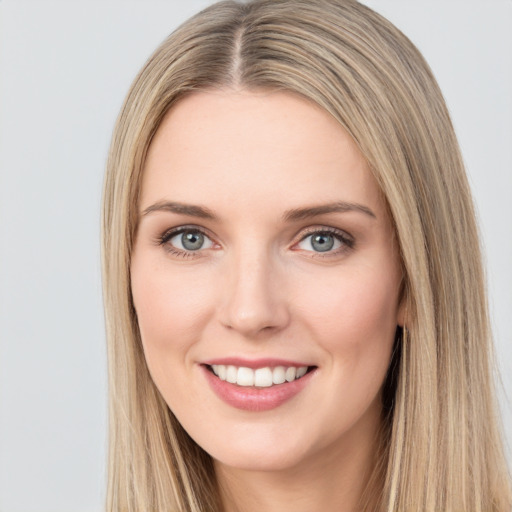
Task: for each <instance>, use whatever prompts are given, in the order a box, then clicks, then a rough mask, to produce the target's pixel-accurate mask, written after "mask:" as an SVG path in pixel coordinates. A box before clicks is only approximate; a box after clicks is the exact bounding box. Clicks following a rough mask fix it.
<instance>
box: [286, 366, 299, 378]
mask: <svg viewBox="0 0 512 512" xmlns="http://www.w3.org/2000/svg"><path fill="white" fill-rule="evenodd" d="M296 374H297V368H295V367H294V366H291V367H290V368H286V373H285V377H286V380H287V381H288V382H291V381H292V380H295V376H296Z"/></svg>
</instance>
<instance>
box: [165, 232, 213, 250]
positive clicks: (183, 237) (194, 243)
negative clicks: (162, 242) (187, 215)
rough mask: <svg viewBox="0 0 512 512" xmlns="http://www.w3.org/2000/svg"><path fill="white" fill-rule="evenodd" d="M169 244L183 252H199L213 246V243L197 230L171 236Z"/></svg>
mask: <svg viewBox="0 0 512 512" xmlns="http://www.w3.org/2000/svg"><path fill="white" fill-rule="evenodd" d="M167 243H169V244H170V245H171V246H173V247H174V248H175V249H179V250H181V251H199V250H201V249H209V248H211V247H212V246H213V242H212V241H211V240H210V239H209V238H208V237H207V236H206V235H205V234H204V233H201V231H199V230H197V229H185V230H183V231H180V232H178V233H176V234H174V235H173V236H171V237H170V238H169V239H168V242H167Z"/></svg>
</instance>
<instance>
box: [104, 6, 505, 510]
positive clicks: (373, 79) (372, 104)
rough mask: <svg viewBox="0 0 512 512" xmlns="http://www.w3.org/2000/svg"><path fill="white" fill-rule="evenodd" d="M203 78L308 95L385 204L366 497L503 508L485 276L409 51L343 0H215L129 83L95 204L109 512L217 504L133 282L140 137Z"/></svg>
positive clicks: (444, 128)
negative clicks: (393, 269) (145, 343)
mask: <svg viewBox="0 0 512 512" xmlns="http://www.w3.org/2000/svg"><path fill="white" fill-rule="evenodd" d="M212 88H216V89H235V90H240V89H243V90H249V91H250V90H260V89H267V90H279V91H289V92H290V93H294V94H298V95H300V96H301V97H303V98H306V99H307V100H309V101H312V102H314V103H315V104H317V105H319V106H320V107H322V108H323V109H324V110H325V111H326V112H328V113H329V114H330V115H331V116H333V117H334V118H335V119H336V120H337V121H338V122H339V123H340V125H341V126H343V128H344V129H345V130H346V131H347V132H348V133H349V134H350V136H351V137H352V138H353V140H354V141H355V142H356V144H357V145H358V147H359V149H360V150H361V152H362V154H363V155H364V157H365V158H366V160H367V162H368V164H369V166H370V169H371V171H372V173H373V175H374V177H375V179H376V181H377V183H378V185H379V187H380V189H381V191H382V193H383V196H384V197H385V199H386V201H387V205H388V208H389V212H390V215H391V218H392V221H393V223H394V227H395V231H396V238H397V240H398V243H399V247H400V257H401V264H402V268H403V276H404V277H403V294H402V300H403V301H404V304H405V310H406V312H407V314H406V328H404V333H403V335H402V336H400V337H399V338H397V345H399V347H398V349H399V350H397V351H396V354H398V356H397V355H396V354H395V357H394V359H393V361H392V363H391V366H390V371H389V373H388V380H387V384H388V385H387V386H385V390H387V391H386V394H387V397H386V402H387V403H388V407H384V415H383V430H382V440H381V441H382V445H383V446H384V449H383V450H382V460H381V464H380V473H379V475H380V477H379V478H373V479H372V482H373V484H374V487H375V489H374V490H373V492H376V493H377V502H378V505H377V508H376V510H379V511H387V512H391V511H404V510H414V511H417V512H421V511H424V512H426V511H433V510H439V511H441V510H442V511H445V512H449V511H452V512H460V511H462V510H468V511H469V510H471V511H473V512H508V511H509V510H510V507H511V505H512V497H511V490H510V476H509V473H508V469H507V464H506V461H505V457H504V449H503V443H502V438H501V431H500V421H499V416H498V413H497V410H498V408H497V404H496V398H495V392H494V389H493V386H494V380H493V371H494V361H493V355H492V343H491V333H490V327H489V319H488V312H487V299H486V290H485V285H484V281H485V279H484V274H483V266H482V262H481V253H480V247H479V238H478V230H477V226H476V221H475V212H474V208H473V203H472V198H471V194H470V190H469V186H468V183H467V178H466V175H465V172H464V166H463V163H462V158H461V154H460V150H459V147H458V143H457V140H456V137H455V134H454V130H453V127H452V124H451V120H450V117H449V114H448V111H447V108H446V105H445V103H444V100H443V97H442V94H441V92H440V90H439V87H438V85H437V83H436V81H435V79H434V77H433V75H432V73H431V71H430V69H429V67H428V65H427V64H426V62H425V60H424V59H423V57H422V56H421V54H420V53H419V51H418V50H417V49H416V48H415V47H414V45H413V44H412V43H411V42H410V41H409V40H408V39H407V38H406V37H405V36H404V35H403V34H402V33H401V32H400V31H399V30H398V29H397V28H395V27H394V26H393V25H392V24H391V23H390V22H388V21H387V20H386V19H384V18H383V17H381V16H380V15H378V14H377V13H375V12H374V11H372V10H371V9H369V8H368V7H365V6H364V5H361V4H359V3H358V2H356V1H355V0H316V1H315V2H311V1H308V0H256V1H251V2H248V3H237V2H235V1H223V2H219V3H217V4H214V5H212V6H210V7H209V8H207V9H205V10H203V11H202V12H200V13H199V14H197V15H195V16H194V17H192V18H191V19H190V20H188V21H187V22H186V23H184V24H183V25H182V26H181V27H179V28H178V29H177V30H176V31H175V32H173V33H172V34H171V35H170V36H169V37H168V38H167V39H166V40H165V41H164V42H163V43H162V45H161V46H160V47H159V48H158V49H157V50H156V51H155V53H154V54H153V55H152V56H151V57H150V59H149V60H148V62H147V63H146V64H145V66H144V67H143V69H142V70H141V72H140V73H139V75H138V76H137V77H136V79H135V81H134V83H133V85H132V87H131V89H130V91H129V93H128V96H127V98H126V100H125V103H124V106H123V107H122V110H121V113H120V115H119V118H118V120H117V123H116V126H115V130H114V134H113V140H112V145H111V149H110V154H109V158H108V164H107V173H106V178H105V188H104V203H103V214H102V255H103V276H104V300H105V309H106V329H107V339H108V360H109V389H110V401H109V414H110V431H109V437H110V440H109V468H108V491H107V495H108V496H107V509H108V511H109V512H119V511H128V512H135V511H137V512H144V511H147V512H149V511H152V512H154V511H161V510H179V511H187V512H198V511H206V510H208V511H212V510H213V511H219V510H222V506H221V504H220V498H219V491H218V489H217V484H216V480H215V474H214V471H213V464H212V461H211V458H210V456H209V455H208V454H206V453H205V452H204V451H203V450H202V449H201V448H200V447H199V446H198V445H197V444H196V443H195V442H194V441H193V440H192V439H191V438H190V437H189V436H188V435H187V433H186V432H185V431H184V430H183V428H182V427H181V425H180V424H179V422H178V421H177V420H176V418H175V417H174V415H173V414H172V412H171V411H170V410H169V408H168V406H167V405H166V403H165V402H164V400H163V398H162V397H161V395H160V393H159V391H158V390H157V389H156V387H155V385H154V384H153V381H152V379H151V377H150V374H149V372H148V368H147V366H146V362H145V359H144V354H143V350H142V344H141V339H140V333H139V328H138V324H137V317H136V313H135V310H134V307H133V303H132V297H131V289H130V256H131V251H132V246H133V242H134V239H135V236H136V230H137V222H138V199H139V194H140V189H141V176H142V172H143V168H144V163H145V158H146V154H147V151H148V147H149V145H150V143H151V140H152V138H153V136H154V134H155V132H156V130H157V129H158V127H159V125H160V122H161V121H162V119H163V117H164V115H165V114H166V113H167V112H168V110H169V109H170V108H172V106H173V105H174V104H175V103H176V102H177V101H179V100H180V99H182V98H183V97H184V96H186V95H188V94H191V93H193V92H194V91H200V90H205V89H212ZM468 248H469V250H468ZM389 383H391V384H389ZM379 475H378V476H379ZM374 476H375V475H374Z"/></svg>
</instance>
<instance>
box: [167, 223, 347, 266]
mask: <svg viewBox="0 0 512 512" xmlns="http://www.w3.org/2000/svg"><path fill="white" fill-rule="evenodd" d="M187 231H191V232H195V233H200V234H201V235H203V236H205V237H206V238H208V239H210V240H211V239H212V237H211V236H210V235H209V234H208V233H207V232H206V231H205V230H204V229H202V228H200V227H198V226H180V227H179V228H172V229H169V230H167V231H165V232H164V233H163V234H162V235H161V236H159V237H158V239H157V243H158V245H160V246H162V247H164V248H165V250H166V251H167V252H168V253H169V254H172V255H173V256H175V257H179V258H183V259H191V258H197V257H199V256H200V252H201V250H200V249H199V250H197V251H190V250H189V251H187V250H185V251H184V250H181V249H178V248H176V247H174V246H172V245H171V244H170V243H169V241H170V240H171V239H172V238H174V237H175V236H178V235H180V234H182V233H185V232H187ZM313 235H330V236H333V237H334V238H336V239H337V240H338V241H339V242H340V243H341V247H339V248H338V249H336V250H334V251H331V250H329V251H326V252H325V253H322V252H319V251H307V252H311V253H312V255H311V257H314V258H329V257H334V256H339V255H341V254H343V253H346V252H348V251H350V250H352V249H354V246H355V240H354V239H353V237H352V236H350V235H349V234H347V233H346V232H344V231H342V230H340V229H336V228H328V227H321V228H320V227H315V228H309V229H307V230H306V232H303V233H302V234H301V237H300V239H299V240H298V241H297V242H295V243H294V244H293V246H297V245H298V244H300V243H301V242H303V241H305V240H306V239H307V238H308V237H310V236H313Z"/></svg>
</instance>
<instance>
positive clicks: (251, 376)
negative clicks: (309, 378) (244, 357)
mask: <svg viewBox="0 0 512 512" xmlns="http://www.w3.org/2000/svg"><path fill="white" fill-rule="evenodd" d="M205 367H206V369H207V370H209V371H210V372H211V373H213V375H215V376H216V377H218V378H219V379H220V380H221V381H225V382H228V383H230V384H235V385H237V386H240V387H245V388H271V387H274V386H279V385H281V384H285V383H291V382H294V381H296V380H299V379H301V378H302V377H304V376H305V375H306V374H308V373H310V372H312V371H313V370H315V368H316V366H274V367H271V366H265V367H262V368H248V367H246V366H235V365H226V364H211V365H209V364H207V365H205Z"/></svg>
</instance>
